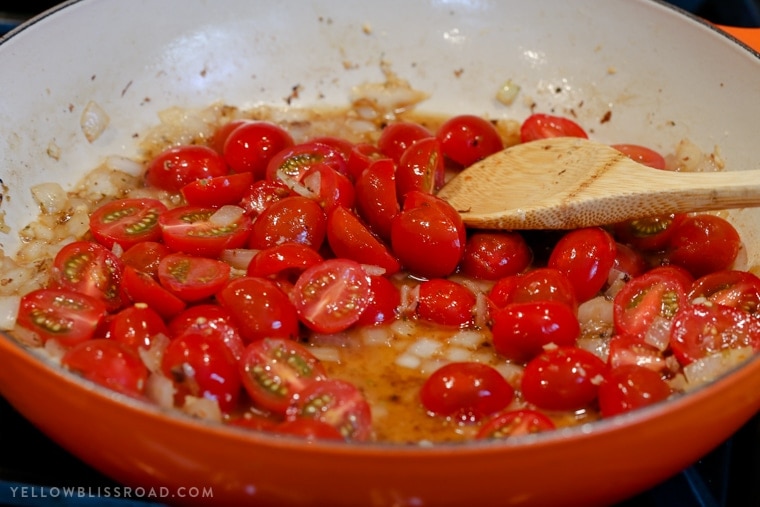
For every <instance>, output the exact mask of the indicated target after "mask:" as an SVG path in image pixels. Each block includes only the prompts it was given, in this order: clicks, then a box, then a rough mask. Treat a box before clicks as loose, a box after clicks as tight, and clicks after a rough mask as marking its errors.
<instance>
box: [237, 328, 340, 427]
mask: <svg viewBox="0 0 760 507" xmlns="http://www.w3.org/2000/svg"><path fill="white" fill-rule="evenodd" d="M238 367H239V370H240V376H241V378H242V379H243V387H245V390H246V392H247V393H248V395H249V396H250V397H251V400H253V402H254V404H255V405H256V406H257V407H259V408H261V409H264V410H268V411H271V412H273V413H275V414H280V415H284V414H285V411H286V410H287V409H288V407H289V406H290V405H291V404H292V403H293V401H294V399H295V398H296V397H298V396H299V395H300V394H301V393H302V392H303V390H304V389H306V387H307V386H309V385H310V384H312V383H314V382H318V381H323V380H325V379H327V374H326V373H325V370H324V368H323V367H322V364H321V363H320V362H319V360H318V359H317V358H316V357H314V355H312V353H311V352H309V351H308V349H306V348H305V347H304V346H302V345H300V344H298V343H297V342H295V341H293V340H284V339H279V338H264V339H263V340H259V341H255V342H252V343H250V344H248V346H247V347H246V348H245V351H244V352H243V356H242V357H241V359H240V361H239V363H238Z"/></svg>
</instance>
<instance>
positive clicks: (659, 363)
mask: <svg viewBox="0 0 760 507" xmlns="http://www.w3.org/2000/svg"><path fill="white" fill-rule="evenodd" d="M665 345H666V346H667V345H668V344H667V343H666V344H665ZM607 363H608V364H609V365H610V367H611V368H618V367H620V366H624V365H629V364H633V365H636V366H641V367H644V368H649V369H650V370H653V371H657V372H662V371H666V370H667V368H668V364H667V361H666V360H665V356H664V355H663V352H662V351H660V350H659V349H658V348H656V347H655V346H654V345H650V344H648V343H646V342H644V341H643V340H642V339H641V338H640V337H638V336H634V335H630V334H619V335H615V336H613V337H612V338H610V342H609V353H608V356H607Z"/></svg>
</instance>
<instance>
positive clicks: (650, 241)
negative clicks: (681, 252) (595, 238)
mask: <svg viewBox="0 0 760 507" xmlns="http://www.w3.org/2000/svg"><path fill="white" fill-rule="evenodd" d="M685 218H686V214H684V213H670V214H667V215H657V216H652V217H644V218H635V219H632V220H627V221H625V222H620V223H618V224H615V226H614V231H615V237H617V239H618V241H620V242H622V243H625V244H627V245H630V246H632V247H633V248H635V249H637V250H643V251H645V252H656V251H659V250H662V249H663V248H665V246H667V244H668V241H670V238H671V237H672V236H673V233H674V232H675V230H676V229H677V227H678V225H679V224H680V223H681V222H683V221H684V219H685Z"/></svg>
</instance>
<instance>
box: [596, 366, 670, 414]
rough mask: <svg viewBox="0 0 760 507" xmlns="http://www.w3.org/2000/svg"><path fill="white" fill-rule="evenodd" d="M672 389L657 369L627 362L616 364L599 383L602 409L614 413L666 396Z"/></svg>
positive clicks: (620, 412)
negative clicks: (620, 364)
mask: <svg viewBox="0 0 760 507" xmlns="http://www.w3.org/2000/svg"><path fill="white" fill-rule="evenodd" d="M672 392H673V391H672V390H671V388H670V386H669V385H668V384H667V382H665V380H663V378H662V376H661V375H660V374H659V373H657V372H656V371H654V370H651V369H649V368H645V367H643V366H638V365H635V364H626V365H622V366H618V367H617V368H612V369H611V370H610V371H609V372H607V375H606V376H605V378H604V381H603V382H602V383H601V384H600V385H599V410H600V411H601V413H602V417H611V416H613V415H617V414H622V413H624V412H629V411H631V410H635V409H637V408H641V407H646V406H647V405H652V404H653V403H657V402H658V401H663V400H666V399H667V398H668V397H669V396H670V395H671V394H672Z"/></svg>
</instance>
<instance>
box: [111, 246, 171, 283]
mask: <svg viewBox="0 0 760 507" xmlns="http://www.w3.org/2000/svg"><path fill="white" fill-rule="evenodd" d="M170 253H171V250H169V247H167V246H166V245H164V244H163V243H158V242H156V241H143V242H140V243H137V244H136V245H133V246H131V247H129V249H127V250H126V251H125V252H124V253H123V254H121V257H120V258H121V262H122V263H123V264H124V266H131V267H132V268H134V269H136V270H137V271H140V272H142V273H146V274H148V275H150V276H152V277H153V278H157V277H158V265H159V263H160V262H161V259H163V258H164V257H166V256H167V255H169V254H170Z"/></svg>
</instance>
